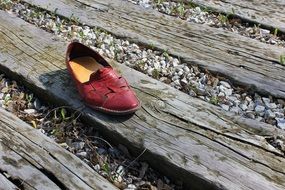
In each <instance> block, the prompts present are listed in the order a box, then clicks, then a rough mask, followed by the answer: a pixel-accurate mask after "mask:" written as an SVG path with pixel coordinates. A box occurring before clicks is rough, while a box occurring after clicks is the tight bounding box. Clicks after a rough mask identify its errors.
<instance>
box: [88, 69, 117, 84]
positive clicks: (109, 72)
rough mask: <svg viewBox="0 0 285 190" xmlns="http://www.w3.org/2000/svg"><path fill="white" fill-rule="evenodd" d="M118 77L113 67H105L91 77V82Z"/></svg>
mask: <svg viewBox="0 0 285 190" xmlns="http://www.w3.org/2000/svg"><path fill="white" fill-rule="evenodd" d="M116 77H117V75H116V73H115V72H114V70H113V69H112V68H111V67H103V68H101V69H99V70H98V71H96V72H94V73H92V74H91V75H90V81H92V80H101V79H105V78H108V79H110V78H116Z"/></svg>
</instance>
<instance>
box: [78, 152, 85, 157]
mask: <svg viewBox="0 0 285 190" xmlns="http://www.w3.org/2000/svg"><path fill="white" fill-rule="evenodd" d="M76 156H78V157H81V158H86V156H87V152H78V153H76Z"/></svg>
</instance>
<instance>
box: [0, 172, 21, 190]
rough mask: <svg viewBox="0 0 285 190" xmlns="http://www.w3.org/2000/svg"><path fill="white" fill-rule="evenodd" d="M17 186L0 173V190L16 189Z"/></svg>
mask: <svg viewBox="0 0 285 190" xmlns="http://www.w3.org/2000/svg"><path fill="white" fill-rule="evenodd" d="M18 189H19V188H18V187H17V186H16V185H14V184H13V183H12V182H11V181H9V180H8V179H7V178H6V177H5V176H4V175H3V174H1V173H0V190H18Z"/></svg>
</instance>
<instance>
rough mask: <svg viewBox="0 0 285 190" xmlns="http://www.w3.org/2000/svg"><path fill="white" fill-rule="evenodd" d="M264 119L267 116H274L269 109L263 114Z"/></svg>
mask: <svg viewBox="0 0 285 190" xmlns="http://www.w3.org/2000/svg"><path fill="white" fill-rule="evenodd" d="M264 117H265V119H268V118H274V117H275V113H273V112H272V111H271V110H266V111H265V114H264Z"/></svg>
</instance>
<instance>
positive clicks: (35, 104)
mask: <svg viewBox="0 0 285 190" xmlns="http://www.w3.org/2000/svg"><path fill="white" fill-rule="evenodd" d="M41 106H42V105H41V102H40V100H39V99H38V98H36V100H35V101H34V108H35V109H36V110H39V109H40V108H41Z"/></svg>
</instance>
